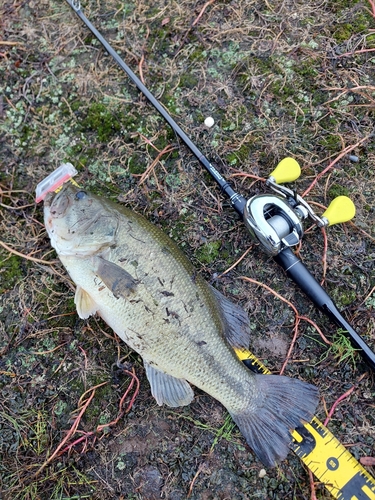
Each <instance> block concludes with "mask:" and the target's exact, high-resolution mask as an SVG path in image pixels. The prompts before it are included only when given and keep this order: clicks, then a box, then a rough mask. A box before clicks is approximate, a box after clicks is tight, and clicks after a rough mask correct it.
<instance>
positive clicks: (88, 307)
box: [74, 285, 98, 319]
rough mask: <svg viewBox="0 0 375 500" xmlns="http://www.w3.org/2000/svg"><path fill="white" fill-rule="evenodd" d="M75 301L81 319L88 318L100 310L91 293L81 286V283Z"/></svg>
mask: <svg viewBox="0 0 375 500" xmlns="http://www.w3.org/2000/svg"><path fill="white" fill-rule="evenodd" d="M74 303H75V305H76V308H77V313H78V316H79V317H80V318H81V319H87V318H88V317H89V316H93V315H94V314H95V313H96V311H97V310H98V306H97V304H96V303H95V302H94V300H93V299H92V297H91V295H89V294H88V293H87V292H86V290H84V289H83V288H81V287H80V286H79V285H78V286H77V289H76V294H75V297H74Z"/></svg>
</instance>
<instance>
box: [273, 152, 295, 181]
mask: <svg viewBox="0 0 375 500" xmlns="http://www.w3.org/2000/svg"><path fill="white" fill-rule="evenodd" d="M300 175H301V167H300V166H299V164H298V162H297V161H296V160H295V159H294V158H284V159H283V160H281V162H280V163H279V164H278V165H277V167H276V168H275V170H274V171H273V172H271V175H270V177H273V180H274V182H276V184H284V182H292V181H295V180H296V179H298V177H299V176H300Z"/></svg>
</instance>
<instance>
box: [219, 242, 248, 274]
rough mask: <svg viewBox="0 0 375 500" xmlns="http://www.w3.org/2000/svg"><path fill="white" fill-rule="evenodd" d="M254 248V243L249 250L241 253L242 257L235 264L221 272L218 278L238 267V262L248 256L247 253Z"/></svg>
mask: <svg viewBox="0 0 375 500" xmlns="http://www.w3.org/2000/svg"><path fill="white" fill-rule="evenodd" d="M252 249H253V245H250V246H249V248H248V249H247V250H245V252H244V253H243V254H242V255H241V257H240V258H239V259H238V260H236V262H235V263H234V264H233V265H231V266H230V267H228V269H226V270H225V271H223V272H222V273H221V274H219V276H218V277H217V279H220V278H221V277H222V276H224V275H225V274H228V273H229V272H230V271H231V270H232V269H234V268H235V267H237V266H238V264H239V263H240V262H241V261H242V260H243V259H244V258H245V257H246V255H247V254H248V253H249V252H250V251H251V250H252Z"/></svg>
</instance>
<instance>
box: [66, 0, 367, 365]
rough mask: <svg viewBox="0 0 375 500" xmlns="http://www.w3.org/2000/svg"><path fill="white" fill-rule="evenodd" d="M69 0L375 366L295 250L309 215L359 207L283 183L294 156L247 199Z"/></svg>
mask: <svg viewBox="0 0 375 500" xmlns="http://www.w3.org/2000/svg"><path fill="white" fill-rule="evenodd" d="M66 2H67V3H68V4H69V5H70V7H71V8H72V9H73V10H74V12H75V13H76V14H77V16H78V17H79V18H80V19H81V21H82V22H83V23H84V24H85V25H86V26H87V28H88V29H89V30H90V31H91V32H92V34H93V35H94V36H95V37H96V38H97V39H98V40H99V42H100V43H101V44H102V45H103V47H104V48H105V50H106V51H107V52H108V54H109V55H111V56H112V57H113V59H114V60H115V61H116V62H117V64H118V65H119V66H120V68H121V69H122V70H123V71H124V72H125V73H126V74H127V75H128V77H129V78H130V80H131V81H132V82H133V83H134V84H135V85H136V87H137V88H138V90H140V91H141V92H142V94H143V95H144V96H145V97H146V98H147V99H148V100H149V101H150V103H151V104H152V105H153V106H154V107H155V109H156V110H157V111H158V112H159V113H160V115H161V116H162V117H163V118H164V119H165V121H166V122H167V123H168V124H169V125H170V127H171V128H172V129H173V130H174V132H175V133H176V134H177V136H178V137H179V138H180V139H181V140H182V142H183V143H184V144H185V145H186V146H187V147H188V149H189V150H190V151H191V152H192V153H193V155H194V156H195V157H196V158H197V160H198V161H199V162H200V163H201V165H203V167H204V168H205V169H206V170H207V171H208V173H209V174H210V175H211V177H212V178H213V179H214V180H215V181H216V182H217V184H218V185H219V186H220V188H221V190H222V191H223V193H224V194H225V195H226V196H228V198H229V200H230V203H231V205H232V207H233V208H234V209H235V210H236V212H237V213H238V214H239V215H240V217H241V218H242V219H243V221H244V223H245V226H246V227H247V229H248V230H249V234H250V236H251V238H252V239H253V241H255V242H256V243H258V244H259V245H260V246H261V248H262V249H263V250H264V251H265V252H266V253H267V254H268V255H271V256H272V257H273V259H274V260H275V262H276V263H277V264H278V265H280V266H281V267H282V268H283V269H284V271H285V272H286V274H287V276H288V277H289V278H290V279H292V280H293V281H294V282H295V283H296V285H297V286H298V287H299V288H300V289H301V290H302V291H303V292H304V293H305V294H306V295H307V297H308V298H309V299H310V300H311V301H312V302H313V303H314V304H315V306H316V307H317V308H318V309H320V311H322V312H323V313H324V314H325V315H326V316H328V317H329V318H330V319H331V320H332V321H333V322H335V323H336V325H337V326H338V327H340V328H341V329H342V330H343V331H344V332H345V333H346V334H347V335H348V337H349V338H350V341H351V343H352V345H353V346H354V348H355V349H358V351H359V353H360V354H361V356H362V357H363V359H364V360H365V361H366V362H367V364H368V365H369V366H370V367H371V368H372V369H373V370H375V353H374V352H373V351H372V350H371V349H370V347H369V346H368V345H367V343H366V342H365V341H364V339H363V338H362V337H361V336H360V335H359V334H358V333H357V332H356V331H355V330H354V328H353V327H352V326H351V325H350V324H349V323H348V322H347V321H346V319H345V318H344V316H343V315H342V314H341V312H340V311H339V309H338V308H337V306H336V305H335V303H334V302H333V300H332V299H331V297H330V296H329V295H328V294H327V292H326V291H325V290H324V288H323V287H322V286H321V285H320V284H319V283H318V281H317V280H316V279H315V278H314V276H313V275H312V274H311V273H310V271H309V270H308V269H307V267H306V266H305V265H304V264H303V263H302V261H301V260H300V259H299V258H298V257H297V256H296V255H295V254H294V253H293V251H292V250H291V247H293V246H295V245H297V244H298V243H299V242H300V241H301V238H302V236H303V225H302V222H303V221H304V220H305V219H307V218H309V219H311V220H312V221H313V223H314V224H316V225H317V226H318V227H326V226H330V225H333V224H338V223H341V222H346V221H348V220H350V219H352V218H353V217H354V215H355V207H354V204H353V202H352V201H351V200H350V198H348V197H346V196H339V197H337V198H335V199H334V200H333V201H332V203H331V204H330V205H329V207H328V208H327V210H326V211H325V212H324V213H323V215H322V216H321V217H319V216H318V215H316V214H315V212H314V211H313V209H312V208H311V206H310V205H309V204H308V203H307V202H306V201H305V200H304V199H303V198H302V197H301V196H300V195H298V194H297V193H296V192H295V191H292V190H291V189H289V188H287V187H285V186H283V185H282V184H283V183H288V182H292V181H294V180H296V179H297V178H298V177H299V176H300V173H301V169H300V167H299V165H298V163H297V162H296V161H295V160H294V159H293V158H285V159H284V160H282V161H281V162H280V163H279V164H278V166H277V167H276V168H275V170H274V171H273V172H272V173H271V175H270V176H269V177H268V179H267V181H266V185H267V186H268V187H269V188H270V189H272V191H274V192H275V193H276V194H273V193H272V194H263V195H256V196H253V197H252V198H250V199H248V200H247V199H246V198H245V197H244V196H242V195H241V194H239V193H237V192H236V191H234V189H233V188H232V187H231V186H230V184H229V183H228V182H227V181H226V180H225V179H224V177H223V176H222V175H221V174H220V173H219V172H218V171H217V170H216V168H215V167H214V166H213V165H212V164H211V163H210V162H209V160H208V159H207V158H206V156H205V155H204V154H203V153H202V152H201V151H200V150H199V148H198V147H197V146H196V145H195V144H194V143H193V142H192V141H191V139H190V138H189V137H188V136H187V135H186V133H185V132H184V131H183V130H182V128H181V127H180V126H179V125H178V124H177V123H176V122H175V120H174V119H173V118H172V117H171V115H170V114H169V113H168V112H167V111H166V109H165V108H164V107H163V106H162V104H161V103H160V102H159V101H158V100H157V99H156V98H155V97H154V96H153V94H152V93H151V92H150V91H149V90H148V89H147V87H146V86H145V85H144V84H143V83H142V82H141V80H140V79H139V78H138V77H137V76H136V75H135V73H134V72H133V71H132V70H131V69H130V68H129V67H128V66H127V65H126V63H125V62H124V61H123V60H122V59H121V57H120V56H119V54H118V53H117V52H116V51H115V50H114V49H113V48H112V47H111V45H110V44H109V43H108V42H107V40H106V39H105V38H104V37H103V36H102V35H101V33H100V32H99V31H98V30H97V29H96V28H95V27H94V26H93V24H92V23H91V22H90V21H89V20H88V19H87V17H86V16H85V15H84V14H83V12H82V10H81V4H80V1H79V0H66Z"/></svg>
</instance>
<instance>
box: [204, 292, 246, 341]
mask: <svg viewBox="0 0 375 500" xmlns="http://www.w3.org/2000/svg"><path fill="white" fill-rule="evenodd" d="M211 290H212V291H213V293H214V295H215V297H216V299H217V301H218V303H219V307H220V309H221V313H222V316H223V319H224V323H225V332H224V334H225V337H226V339H227V341H228V342H229V344H230V345H231V346H232V347H235V348H244V349H247V348H248V347H249V344H250V337H251V330H250V322H249V317H248V315H247V314H246V312H245V310H244V309H242V307H241V306H238V305H237V304H234V303H233V302H231V301H230V300H229V299H227V298H226V297H224V295H223V294H222V293H220V292H219V291H218V290H216V289H215V288H214V287H213V286H211Z"/></svg>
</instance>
